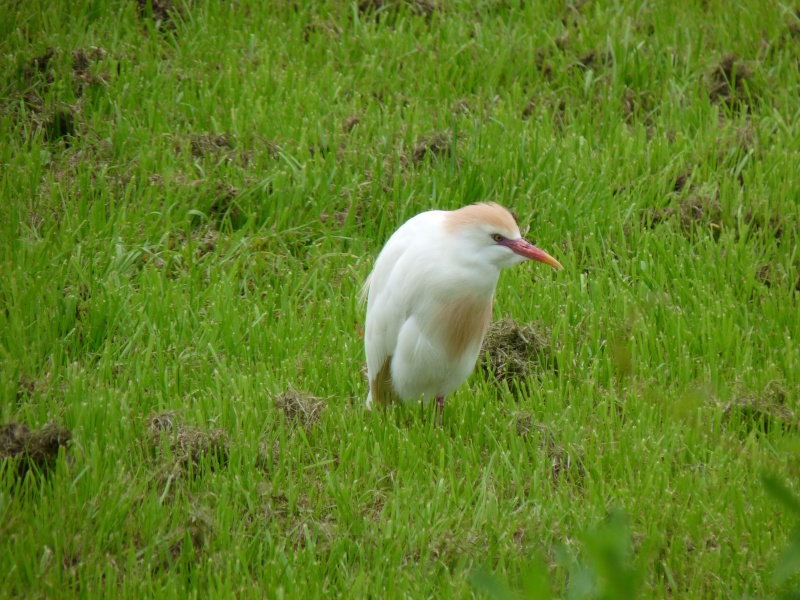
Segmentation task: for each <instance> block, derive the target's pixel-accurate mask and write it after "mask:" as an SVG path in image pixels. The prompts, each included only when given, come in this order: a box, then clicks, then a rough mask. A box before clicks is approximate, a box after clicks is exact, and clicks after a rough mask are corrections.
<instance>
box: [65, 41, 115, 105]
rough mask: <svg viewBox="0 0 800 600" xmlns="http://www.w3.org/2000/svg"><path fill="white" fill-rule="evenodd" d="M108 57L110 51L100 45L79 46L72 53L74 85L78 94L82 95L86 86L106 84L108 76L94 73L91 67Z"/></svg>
mask: <svg viewBox="0 0 800 600" xmlns="http://www.w3.org/2000/svg"><path fill="white" fill-rule="evenodd" d="M107 57H108V52H107V51H106V50H104V49H103V48H100V47H98V46H91V47H89V48H78V49H77V50H75V51H74V52H73V53H72V87H73V88H74V90H75V95H76V96H78V97H81V96H82V95H83V92H84V90H85V89H86V88H89V87H99V86H104V85H106V83H107V81H108V76H107V75H106V74H105V73H100V74H95V73H92V71H91V67H92V65H93V64H95V63H98V62H101V61H103V60H105V59H106V58H107Z"/></svg>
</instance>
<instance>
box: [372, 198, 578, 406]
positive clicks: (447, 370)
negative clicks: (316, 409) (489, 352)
mask: <svg viewBox="0 0 800 600" xmlns="http://www.w3.org/2000/svg"><path fill="white" fill-rule="evenodd" d="M525 260H536V261H539V262H542V263H544V264H546V265H550V266H551V267H553V268H554V269H563V268H564V267H562V266H561V263H559V262H558V261H557V260H556V259H555V258H553V257H552V256H550V255H549V254H547V253H546V252H544V251H542V250H539V249H538V248H536V247H535V246H533V245H531V244H530V243H528V242H526V241H525V240H524V239H522V237H521V235H520V232H519V227H518V225H517V222H516V220H515V219H514V217H513V216H512V214H511V213H510V212H509V211H508V210H506V209H505V208H503V207H502V206H500V205H498V204H494V203H489V204H473V205H471V206H465V207H464V208H460V209H458V210H454V211H443V210H432V211H428V212H424V213H421V214H419V215H417V216H416V217H413V218H412V219H410V220H408V221H406V222H405V223H404V224H403V225H402V226H401V227H400V229H398V230H397V231H396V232H395V233H394V234H393V235H392V237H390V238H389V241H388V242H386V245H385V246H384V248H383V250H382V251H381V253H380V255H379V256H378V260H377V261H376V262H375V268H374V269H373V270H372V273H371V274H370V276H369V278H368V279H367V281H366V283H365V284H364V294H365V295H368V300H367V320H366V325H365V328H364V346H365V348H366V354H367V372H368V375H369V395H368V397H367V408H368V409H370V408H371V407H372V404H373V403H377V405H378V406H386V405H387V404H389V403H390V402H392V401H394V400H401V401H404V402H409V401H414V400H419V399H422V401H423V403H424V404H427V403H428V402H429V401H430V400H431V399H432V398H435V399H436V402H437V404H438V406H439V409H440V410H444V397H445V396H447V395H448V394H450V393H451V392H453V391H455V390H456V389H457V388H458V387H459V386H460V385H461V384H462V383H464V381H465V380H466V379H467V377H469V374H470V373H471V372H472V370H473V369H474V368H475V362H476V361H477V359H478V354H479V353H480V350H481V344H482V343H483V337H484V335H485V334H486V329H487V327H488V326H489V321H490V319H491V316H492V299H493V297H494V290H495V287H496V286H497V279H498V277H499V276H500V269H503V268H506V267H513V266H514V265H516V264H519V263H522V262H524V261H525Z"/></svg>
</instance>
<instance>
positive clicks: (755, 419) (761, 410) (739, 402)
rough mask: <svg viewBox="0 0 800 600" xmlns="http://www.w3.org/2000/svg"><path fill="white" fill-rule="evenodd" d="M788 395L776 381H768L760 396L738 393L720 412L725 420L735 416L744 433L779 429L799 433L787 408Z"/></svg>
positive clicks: (790, 402) (741, 391) (796, 421)
mask: <svg viewBox="0 0 800 600" xmlns="http://www.w3.org/2000/svg"><path fill="white" fill-rule="evenodd" d="M791 404H792V400H791V398H790V396H789V392H788V391H787V390H786V389H785V388H784V387H783V385H782V384H781V383H780V382H778V381H771V382H770V383H769V384H767V385H766V386H765V387H764V389H763V390H762V392H761V393H760V394H758V393H753V392H749V391H744V390H739V391H737V392H736V394H735V397H734V399H733V400H731V401H730V402H728V404H727V405H725V407H724V409H723V414H724V415H725V416H726V417H729V418H730V417H733V416H734V415H738V417H739V418H740V419H741V421H742V423H743V425H744V427H745V429H746V431H747V432H748V433H749V432H750V431H753V430H758V431H763V432H764V433H769V432H770V431H773V430H780V431H784V432H787V433H795V432H797V431H798V428H799V427H798V426H799V425H800V421H799V420H798V418H797V415H796V414H795V412H794V411H793V410H792V409H791V408H790V405H791Z"/></svg>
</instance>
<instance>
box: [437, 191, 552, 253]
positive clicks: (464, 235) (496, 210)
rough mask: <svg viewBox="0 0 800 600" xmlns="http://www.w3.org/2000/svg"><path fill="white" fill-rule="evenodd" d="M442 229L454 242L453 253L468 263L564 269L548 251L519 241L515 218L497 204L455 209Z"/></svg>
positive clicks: (520, 237) (521, 240)
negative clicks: (526, 263) (529, 262)
mask: <svg viewBox="0 0 800 600" xmlns="http://www.w3.org/2000/svg"><path fill="white" fill-rule="evenodd" d="M445 227H446V229H447V230H448V233H450V235H452V236H453V239H454V240H457V241H456V244H457V246H458V247H457V248H456V249H455V250H456V251H457V252H458V253H460V254H461V255H462V256H463V257H464V258H466V259H467V260H470V261H474V262H485V263H489V264H491V265H493V266H495V267H497V268H498V269H503V268H506V267H513V266H514V265H517V264H519V263H521V262H523V261H526V260H535V261H538V262H541V263H544V264H546V265H550V266H551V267H553V268H554V269H563V268H564V267H562V266H561V263H559V262H558V261H557V260H556V259H555V258H553V257H552V256H550V255H549V254H547V252H545V251H543V250H539V248H537V247H536V246H534V245H533V244H531V243H530V242H527V241H525V240H524V239H522V235H521V234H520V231H519V226H518V225H517V221H516V219H515V218H514V216H513V215H512V214H511V213H510V212H509V211H508V210H506V209H505V208H503V207H502V206H500V205H499V204H495V203H493V202H492V203H485V204H484V203H481V204H472V205H470V206H465V207H464V208H460V209H458V210H454V211H452V212H451V213H449V214H448V216H447V220H446V222H445Z"/></svg>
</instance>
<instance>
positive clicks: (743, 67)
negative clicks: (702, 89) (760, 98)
mask: <svg viewBox="0 0 800 600" xmlns="http://www.w3.org/2000/svg"><path fill="white" fill-rule="evenodd" d="M754 74H755V70H754V67H753V65H752V64H750V63H746V62H744V61H740V60H738V59H737V58H736V56H735V55H734V54H732V53H729V54H726V55H725V56H724V57H722V60H720V62H719V63H718V64H716V65H715V66H714V67H713V69H712V70H711V73H710V74H709V75H708V78H707V79H708V97H709V98H710V99H711V101H712V102H715V103H721V104H726V105H728V106H729V107H730V108H732V109H736V110H738V109H742V108H749V106H750V105H751V104H752V103H753V100H754V90H753V87H754V82H753V75H754Z"/></svg>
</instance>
